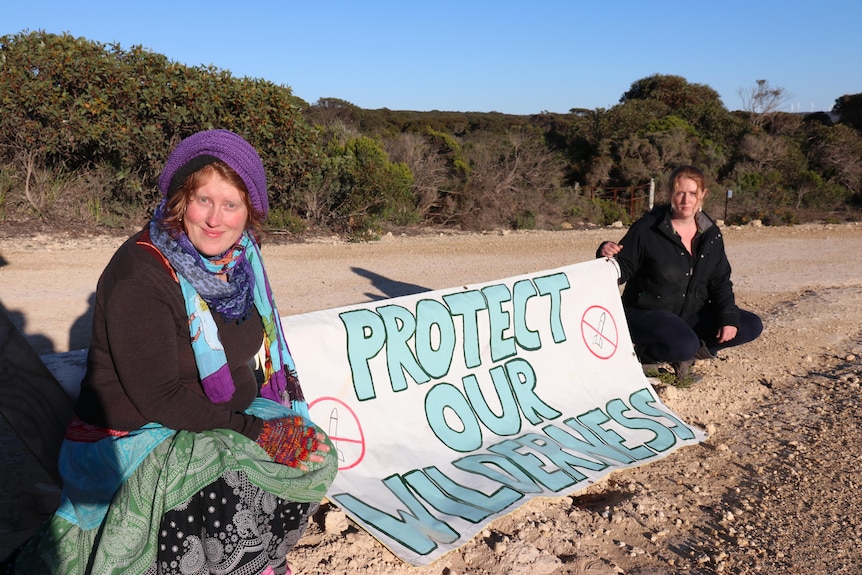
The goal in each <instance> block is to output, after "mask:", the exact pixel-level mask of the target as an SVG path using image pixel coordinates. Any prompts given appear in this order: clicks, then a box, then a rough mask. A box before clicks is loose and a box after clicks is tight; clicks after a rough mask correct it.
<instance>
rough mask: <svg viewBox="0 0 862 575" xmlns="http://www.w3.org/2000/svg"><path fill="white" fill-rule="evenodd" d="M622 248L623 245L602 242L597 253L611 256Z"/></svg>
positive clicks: (605, 256) (604, 256)
mask: <svg viewBox="0 0 862 575" xmlns="http://www.w3.org/2000/svg"><path fill="white" fill-rule="evenodd" d="M621 249H623V246H621V245H619V244H617V243H615V242H603V243H602V246H601V247H600V248H599V254H600V255H601V256H602V257H603V258H612V257H614V256H615V255H617V254H618V253H620V250H621Z"/></svg>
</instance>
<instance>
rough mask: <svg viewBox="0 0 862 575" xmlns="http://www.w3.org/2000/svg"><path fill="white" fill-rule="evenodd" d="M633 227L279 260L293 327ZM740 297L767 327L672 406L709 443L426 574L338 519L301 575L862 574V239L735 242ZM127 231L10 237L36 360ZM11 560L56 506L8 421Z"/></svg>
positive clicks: (753, 236)
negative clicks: (311, 317) (310, 316)
mask: <svg viewBox="0 0 862 575" xmlns="http://www.w3.org/2000/svg"><path fill="white" fill-rule="evenodd" d="M622 233H623V230H621V229H609V228H605V229H595V230H586V231H567V232H518V233H488V234H425V235H420V236H394V237H393V236H388V237H386V238H384V239H383V240H381V241H379V242H375V243H368V244H349V243H343V242H341V241H338V240H337V239H334V238H319V239H316V240H310V241H306V242H304V243H301V244H278V245H276V244H270V245H266V246H265V247H264V256H265V258H266V259H267V265H268V268H269V270H270V274H271V279H272V283H273V289H274V291H275V294H276V298H277V301H278V303H279V306H280V309H281V312H282V313H283V314H285V315H287V314H293V313H301V312H306V311H312V310H317V309H326V308H331V307H337V306H341V305H347V304H352V303H357V302H362V301H367V300H369V299H377V298H381V297H388V296H397V295H402V294H405V293H411V292H415V291H416V290H420V289H440V288H448V287H453V286H456V285H460V284H467V283H478V282H483V281H489V280H495V279H501V278H506V277H510V276H514V275H518V274H522V273H529V272H536V271H541V270H545V269H552V268H556V267H559V266H562V265H566V264H570V263H574V262H579V261H585V260H587V259H591V258H592V257H593V255H594V252H595V248H596V245H597V244H598V242H599V241H600V240H603V239H614V240H616V239H619V238H620V237H621V236H622ZM725 237H726V243H727V247H728V253H729V257H730V260H731V263H732V264H733V269H734V283H735V286H736V293H737V300H738V303H739V304H740V305H741V306H743V307H745V308H748V309H751V310H753V311H755V312H757V313H759V314H761V316H762V317H763V319H764V324H765V331H764V334H763V336H762V337H761V338H760V339H758V340H757V341H755V342H753V343H752V344H749V345H747V346H744V347H741V348H736V349H731V350H726V351H724V352H722V353H721V355H720V357H719V359H718V360H713V361H706V362H698V363H697V364H696V365H695V371H697V372H699V373H701V374H703V375H704V379H703V381H702V382H701V383H700V384H698V385H697V386H695V387H693V388H690V389H677V388H672V387H664V386H662V385H661V384H660V382H658V381H657V380H654V383H655V385H656V388H657V390H658V392H659V394H660V395H661V397H662V398H663V400H664V401H665V402H666V403H667V405H668V406H670V407H671V408H672V409H673V410H674V411H675V412H676V413H677V414H678V415H680V416H681V417H682V418H683V419H684V420H686V421H687V422H689V423H692V424H695V425H698V426H701V427H703V428H705V429H706V430H707V431H708V432H709V435H710V437H709V439H708V440H707V441H706V442H704V443H702V444H700V445H697V446H694V447H687V448H683V449H681V450H679V451H677V452H675V453H674V454H672V455H671V456H669V457H667V458H666V459H663V460H660V461H657V462H655V463H650V464H648V465H645V466H642V467H639V468H636V469H632V470H626V471H622V472H617V473H615V474H612V475H611V476H610V477H609V478H607V479H606V480H605V481H603V482H601V483H599V484H597V485H595V486H592V487H590V488H589V489H587V490H585V491H580V492H577V493H573V494H571V495H569V496H566V497H560V498H554V499H539V500H535V501H532V502H530V503H528V504H526V505H524V506H523V507H521V508H519V509H518V510H516V511H515V512H513V513H511V514H509V515H507V516H506V517H503V518H501V519H499V520H497V521H495V522H493V523H491V524H490V525H488V527H487V529H485V530H484V531H483V532H482V533H480V534H479V535H477V536H476V537H475V538H474V539H473V540H471V541H470V542H468V543H467V544H465V545H464V546H462V547H461V548H459V549H457V550H455V551H453V552H450V553H448V554H446V555H444V556H443V557H441V558H440V559H438V560H437V561H435V562H434V563H433V564H431V565H429V566H427V567H422V568H415V567H410V566H408V565H407V564H405V563H402V562H401V561H400V560H399V559H398V558H397V557H396V556H394V555H393V554H392V553H391V552H389V551H388V550H387V549H386V548H384V547H383V546H382V545H381V544H379V543H378V542H376V541H375V540H374V539H373V538H372V537H370V536H369V535H368V534H367V533H365V532H364V531H362V530H361V529H358V528H357V527H356V526H355V525H354V524H352V523H351V522H350V521H349V520H348V519H347V518H346V517H345V516H344V514H343V513H342V512H341V511H339V510H338V509H337V508H334V507H331V506H329V505H324V506H323V508H322V510H321V512H320V513H319V514H318V515H317V516H316V517H315V519H314V521H313V522H312V524H311V525H310V527H309V530H308V532H307V533H306V535H305V537H304V538H303V539H302V540H301V541H300V543H299V545H298V547H297V548H296V549H295V550H294V551H293V552H292V553H291V554H290V556H289V560H290V561H291V563H292V564H293V565H294V568H295V572H298V573H365V574H377V573H380V574H383V573H386V574H401V573H404V574H407V573H410V574H442V575H455V574H461V573H487V574H503V573H507V574H508V573H513V574H514V573H534V574H581V573H583V574H606V573H629V574H647V573H648V574H660V573H661V574H669V573H703V574H708V573H776V574H777V573H804V574H821V573H822V574H838V573H842V574H856V573H859V572H862V498H860V497H859V495H858V489H859V485H860V483H862V480H860V479H859V476H858V471H859V464H858V453H859V452H860V450H862V429H860V426H859V425H858V412H859V404H860V401H859V392H860V383H862V379H860V372H862V326H860V319H859V318H860V317H862V263H860V256H859V254H860V253H862V225H805V226H796V227H787V228H761V227H753V226H751V227H744V228H735V227H729V228H725ZM122 240H123V238H120V237H93V238H87V239H86V240H82V239H81V238H75V239H70V238H66V237H64V236H61V235H42V236H34V237H26V238H22V237H20V235H18V234H14V235H13V234H4V230H3V228H2V226H0V303H2V305H3V307H4V308H5V310H6V311H7V313H8V314H9V315H10V317H12V319H13V321H14V322H15V323H16V325H17V326H18V327H19V328H20V329H21V331H22V332H23V333H24V334H25V335H26V337H27V338H28V340H29V341H30V343H31V344H32V345H33V347H34V348H35V349H36V350H37V351H38V352H39V353H40V354H45V353H52V352H63V351H67V350H70V349H78V348H83V347H86V345H87V337H88V332H89V306H90V301H91V296H92V293H93V290H94V289H95V285H96V280H97V279H98V276H99V273H100V272H101V270H102V268H103V267H104V265H105V264H106V262H107V261H108V259H109V258H110V256H111V254H112V253H113V250H114V249H115V248H116V246H118V245H119V243H120V242H121V241H122ZM0 425H2V427H0V472H2V476H0V477H2V491H0V517H2V519H0V536H2V537H0V557H3V556H5V555H6V554H7V553H8V552H9V551H10V550H11V549H12V548H13V547H14V546H15V545H17V544H18V543H19V542H20V541H22V540H24V539H26V537H27V536H28V535H29V533H30V532H31V531H32V529H33V527H34V526H35V525H36V524H37V523H38V522H39V521H40V520H41V519H42V518H43V517H44V516H45V514H46V513H48V512H50V510H51V507H52V505H53V504H54V496H55V494H54V492H53V491H52V489H51V487H50V485H49V483H50V481H49V479H48V478H47V476H45V475H44V473H42V472H41V471H40V470H39V469H38V467H37V466H36V465H35V463H34V460H33V458H32V456H30V454H29V453H27V452H26V450H25V449H23V447H22V446H21V444H20V442H19V441H18V440H17V438H16V437H15V436H14V435H13V434H11V433H10V432H9V430H8V427H7V426H6V425H5V422H2V421H0Z"/></svg>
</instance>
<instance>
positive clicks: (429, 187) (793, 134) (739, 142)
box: [0, 32, 862, 238]
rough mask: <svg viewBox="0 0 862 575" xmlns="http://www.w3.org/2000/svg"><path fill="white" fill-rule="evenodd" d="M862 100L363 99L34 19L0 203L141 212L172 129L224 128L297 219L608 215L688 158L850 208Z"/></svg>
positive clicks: (774, 202)
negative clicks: (482, 102) (413, 107)
mask: <svg viewBox="0 0 862 575" xmlns="http://www.w3.org/2000/svg"><path fill="white" fill-rule="evenodd" d="M764 85H766V83H765V81H759V82H758V86H759V87H761V88H762V87H763V86H764ZM767 87H768V86H767ZM773 92H775V90H774V89H772V92H770V94H771V93H773ZM778 93H779V94H780V90H778ZM754 94H755V95H756V94H757V92H754ZM860 101H862V94H860V95H849V96H846V95H845V96H842V97H840V98H839V99H838V100H837V101H836V107H835V109H834V110H833V116H834V115H837V116H838V120H839V122H838V123H836V124H834V125H833V123H832V120H833V118H832V117H830V116H828V115H826V114H817V115H811V117H810V119H806V118H803V117H802V116H798V115H791V114H781V113H778V112H775V111H773V110H768V111H765V110H760V111H758V113H754V112H753V111H748V113H730V112H728V111H727V109H726V108H725V107H724V105H723V104H722V102H721V101H720V100H719V98H718V95H717V93H715V91H714V90H712V89H711V88H709V87H708V86H703V85H698V84H690V83H688V82H687V81H685V79H683V78H680V77H677V76H662V75H654V76H650V77H648V78H644V79H642V80H638V81H636V82H634V83H633V84H632V87H631V89H630V90H629V91H627V92H626V93H625V94H624V95H623V96H622V98H621V100H620V103H619V104H618V105H616V106H614V107H612V108H610V109H608V110H605V109H597V110H572V111H571V113H569V114H547V113H545V114H539V115H536V116H529V117H528V116H511V115H505V114H498V113H487V114H483V113H476V112H471V113H456V112H409V111H404V112H398V111H392V110H387V109H383V110H362V109H360V108H357V107H356V106H353V105H352V104H350V103H349V102H345V101H343V100H338V99H334V98H327V99H322V100H320V101H318V102H317V103H315V104H313V105H309V104H308V103H306V102H304V101H302V100H301V99H299V98H296V97H294V96H293V95H292V92H291V90H290V89H289V88H288V87H285V86H279V85H275V84H273V83H271V82H267V81H265V80H260V79H251V78H234V77H233V76H232V75H231V74H230V72H227V71H224V70H219V69H217V68H214V67H188V66H183V65H180V64H177V63H175V62H171V61H169V60H168V59H167V58H166V57H164V56H162V55H159V54H154V53H152V52H149V51H147V50H144V49H142V48H141V47H139V46H135V47H132V48H130V49H128V50H124V49H122V48H121V47H119V46H117V45H103V44H98V43H95V42H91V41H88V40H86V39H83V38H74V37H72V36H69V35H65V34H64V35H54V34H46V33H44V32H26V33H21V34H16V35H11V36H4V37H2V38H0V221H2V220H4V219H21V218H32V217H37V218H41V219H42V220H45V221H49V222H50V221H55V222H60V221H69V220H72V221H80V222H90V223H98V224H101V225H123V224H126V223H129V222H133V221H136V220H142V219H144V218H145V217H146V216H147V214H148V212H149V210H150V209H151V208H152V207H153V205H154V204H155V203H156V199H157V191H156V185H155V183H156V179H157V177H158V174H159V171H160V169H161V165H162V163H163V162H164V159H165V158H166V157H167V155H168V153H169V152H170V150H171V149H172V147H173V146H174V145H175V144H176V143H177V142H178V141H179V140H180V139H181V138H183V137H186V136H188V135H189V134H191V133H193V132H195V131H198V130H201V129H206V128H214V127H219V128H227V129H231V130H234V131H236V132H238V133H240V134H242V135H243V136H245V137H246V138H247V139H248V140H249V141H250V142H251V143H252V144H253V145H254V146H255V147H256V148H257V149H258V150H259V151H260V153H261V156H262V157H263V159H264V163H265V164H266V169H267V173H268V177H269V186H270V194H271V203H272V213H271V218H270V222H269V225H270V226H275V227H280V228H284V229H288V230H291V231H300V230H302V229H303V228H305V227H309V226H312V227H319V228H328V229H331V230H335V231H337V232H343V233H346V234H349V235H351V236H353V237H357V238H366V237H373V236H374V235H375V234H376V233H378V232H379V231H380V230H381V229H382V228H381V226H383V225H386V224H392V225H409V224H413V223H426V224H438V225H449V226H457V227H460V228H464V229H478V228H483V229H484V228H491V227H511V228H530V227H546V228H556V227H561V226H565V225H569V224H577V223H579V222H580V221H583V220H589V221H592V222H595V223H602V224H604V223H609V222H608V220H609V219H611V218H615V219H625V218H626V217H627V216H628V217H630V216H631V214H627V211H626V209H625V208H624V207H620V206H618V205H614V202H613V201H610V203H609V200H608V199H607V195H603V194H601V193H595V191H596V190H599V189H602V188H614V187H630V186H637V185H642V184H644V183H646V182H649V181H650V180H656V181H658V182H662V181H663V178H664V177H665V176H666V174H667V173H668V172H669V171H670V169H672V168H673V167H674V166H675V165H677V164H679V163H694V164H697V165H700V166H702V167H704V168H705V169H706V171H707V172H708V173H709V174H710V177H711V179H712V180H711V182H710V185H711V188H712V189H713V190H721V191H722V192H723V191H724V190H726V189H733V190H734V195H733V201H732V203H731V205H730V214H729V217H733V218H736V219H738V220H743V219H751V218H755V217H758V218H761V219H764V220H767V221H771V222H775V223H780V222H785V223H786V222H791V221H798V220H800V219H802V218H808V217H830V218H847V217H853V216H855V215H856V214H857V213H858V207H859V204H860V190H862V167H860V160H859V158H860V157H862V135H860V132H859V128H860V126H862V116H860V110H862V105H860ZM767 112H768V113H767ZM588 192H589V193H588ZM720 197H723V193H719V194H716V193H714V194H713V197H712V198H711V200H710V202H712V204H708V207H709V206H710V205H712V206H713V207H714V206H715V202H716V201H718V199H719V198H720ZM659 200H661V196H659ZM721 207H722V208H723V207H724V206H721ZM854 210H856V211H854Z"/></svg>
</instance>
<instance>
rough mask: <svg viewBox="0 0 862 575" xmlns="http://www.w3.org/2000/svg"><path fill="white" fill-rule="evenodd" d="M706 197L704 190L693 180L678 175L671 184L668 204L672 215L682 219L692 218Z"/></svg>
mask: <svg viewBox="0 0 862 575" xmlns="http://www.w3.org/2000/svg"><path fill="white" fill-rule="evenodd" d="M705 197H706V190H704V189H703V188H702V187H701V186H700V185H699V184H698V183H697V182H696V181H695V180H693V179H691V178H689V177H686V176H680V177H679V178H677V180H676V183H675V184H674V186H673V192H671V195H670V205H671V206H672V207H673V217H675V218H682V219H691V218H694V216H695V214H697V212H698V211H699V210H700V208H701V207H702V206H703V199H704V198H705Z"/></svg>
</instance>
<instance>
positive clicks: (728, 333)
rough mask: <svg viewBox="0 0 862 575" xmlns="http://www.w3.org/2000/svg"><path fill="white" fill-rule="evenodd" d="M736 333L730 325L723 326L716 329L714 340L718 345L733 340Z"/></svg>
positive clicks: (736, 330) (735, 329)
mask: <svg viewBox="0 0 862 575" xmlns="http://www.w3.org/2000/svg"><path fill="white" fill-rule="evenodd" d="M738 331H739V330H738V329H737V328H735V327H733V326H732V325H723V326H721V327H720V328H719V329H718V334H716V336H715V338H716V339H717V340H718V343H724V342H726V341H730V340H732V339H733V338H735V337H736V333H737V332H738Z"/></svg>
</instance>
